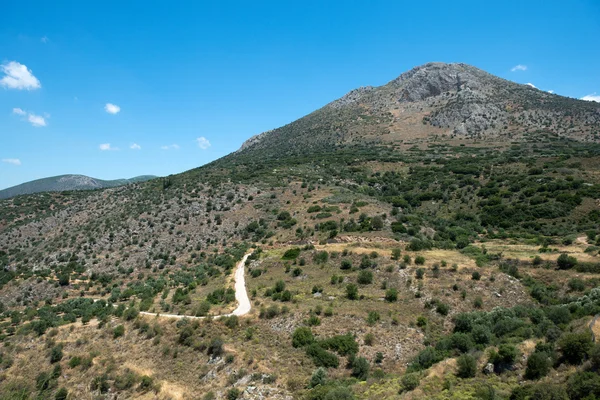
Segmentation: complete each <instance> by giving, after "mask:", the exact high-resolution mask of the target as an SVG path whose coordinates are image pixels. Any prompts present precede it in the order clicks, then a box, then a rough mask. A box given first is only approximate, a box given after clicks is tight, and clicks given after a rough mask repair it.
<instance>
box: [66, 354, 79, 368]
mask: <svg viewBox="0 0 600 400" xmlns="http://www.w3.org/2000/svg"><path fill="white" fill-rule="evenodd" d="M80 364H81V357H79V356H73V357H71V359H70V360H69V368H77V367H78V366H79V365H80Z"/></svg>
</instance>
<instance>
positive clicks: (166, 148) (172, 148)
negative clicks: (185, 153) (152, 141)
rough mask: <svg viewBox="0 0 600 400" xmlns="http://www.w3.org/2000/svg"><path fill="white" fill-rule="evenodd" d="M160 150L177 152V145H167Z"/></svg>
mask: <svg viewBox="0 0 600 400" xmlns="http://www.w3.org/2000/svg"><path fill="white" fill-rule="evenodd" d="M160 148H161V149H163V150H179V145H178V144H175V143H173V144H169V145H167V146H160Z"/></svg>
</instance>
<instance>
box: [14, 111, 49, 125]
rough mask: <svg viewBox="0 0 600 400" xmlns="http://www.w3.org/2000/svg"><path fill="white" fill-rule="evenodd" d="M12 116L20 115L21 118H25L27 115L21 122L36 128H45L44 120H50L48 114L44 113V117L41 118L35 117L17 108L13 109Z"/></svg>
mask: <svg viewBox="0 0 600 400" xmlns="http://www.w3.org/2000/svg"><path fill="white" fill-rule="evenodd" d="M13 114H16V115H20V116H22V117H25V116H26V115H27V119H25V118H23V121H25V120H27V121H29V123H30V124H31V125H33V126H35V127H36V128H39V127H42V126H46V125H47V123H46V118H50V114H48V113H44V116H43V117H42V116H41V115H36V114H34V113H32V112H26V111H25V110H23V109H21V108H18V107H17V108H13Z"/></svg>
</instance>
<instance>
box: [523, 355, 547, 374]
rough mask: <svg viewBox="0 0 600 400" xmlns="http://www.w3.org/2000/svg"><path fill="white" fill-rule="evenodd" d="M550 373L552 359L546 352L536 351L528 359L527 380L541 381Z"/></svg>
mask: <svg viewBox="0 0 600 400" xmlns="http://www.w3.org/2000/svg"><path fill="white" fill-rule="evenodd" d="M549 371H550V358H549V357H548V354H546V353H545V352H541V351H535V352H533V353H532V354H531V355H530V356H529V358H528V359H527V369H526V370H525V378H527V379H540V378H541V377H544V376H546V375H548V372H549Z"/></svg>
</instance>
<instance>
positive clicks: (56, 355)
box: [50, 344, 63, 364]
mask: <svg viewBox="0 0 600 400" xmlns="http://www.w3.org/2000/svg"><path fill="white" fill-rule="evenodd" d="M62 358H63V346H62V344H58V345H56V346H54V347H52V349H51V350H50V363H52V364H54V363H57V362H59V361H60V360H62Z"/></svg>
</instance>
